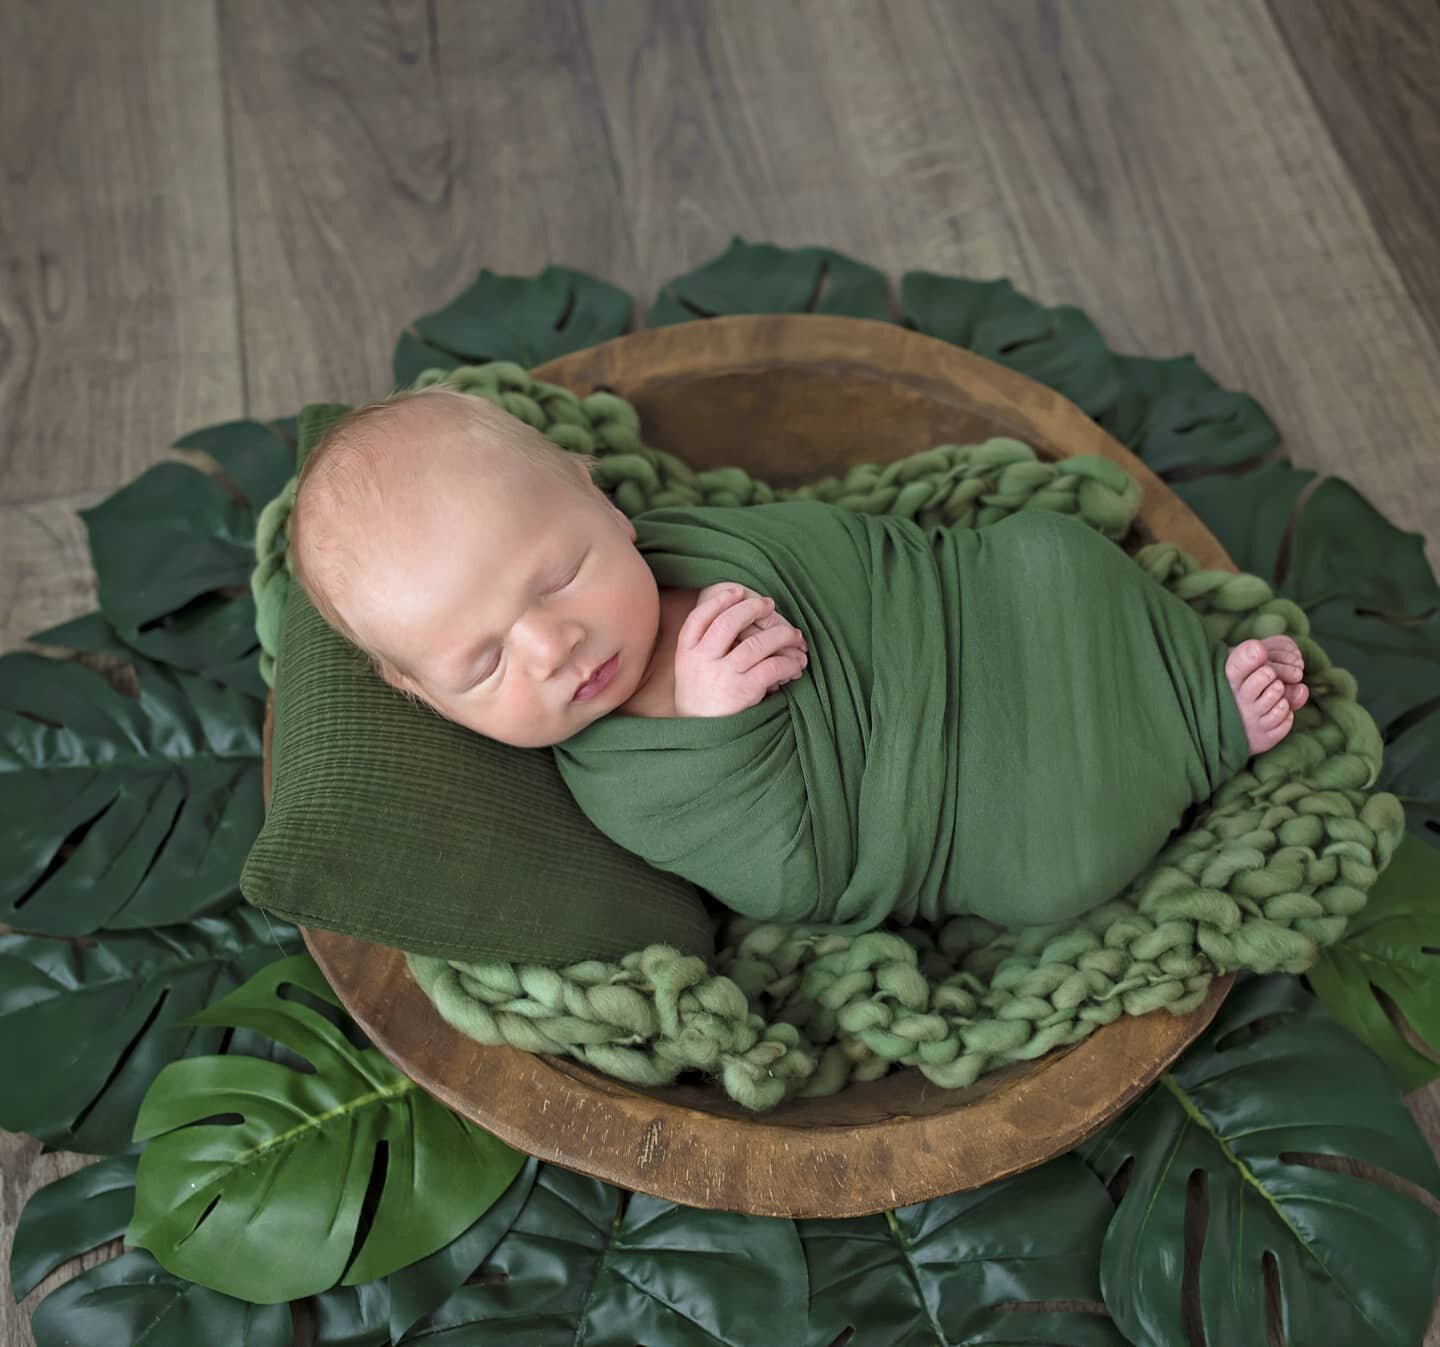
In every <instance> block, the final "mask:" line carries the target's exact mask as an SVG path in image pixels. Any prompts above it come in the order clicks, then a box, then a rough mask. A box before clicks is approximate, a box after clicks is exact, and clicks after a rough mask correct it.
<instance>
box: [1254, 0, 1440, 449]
mask: <svg viewBox="0 0 1440 1347" xmlns="http://www.w3.org/2000/svg"><path fill="white" fill-rule="evenodd" d="M1268 2H1269V7H1270V13H1271V15H1272V16H1273V18H1274V20H1275V25H1276V27H1277V28H1278V29H1279V30H1280V33H1281V34H1282V36H1283V37H1284V39H1285V45H1286V48H1287V50H1288V52H1289V55H1290V59H1291V60H1292V61H1293V62H1294V63H1295V67H1296V69H1297V70H1298V71H1299V73H1300V76H1301V78H1302V79H1303V80H1304V81H1305V87H1306V88H1307V89H1308V90H1309V92H1310V97H1311V98H1312V99H1313V100H1314V103H1315V107H1316V109H1317V111H1318V112H1319V114H1320V118H1321V120H1322V121H1323V122H1324V124H1325V128H1326V130H1327V131H1328V132H1329V133H1330V136H1331V138H1332V139H1333V140H1334V142H1335V147H1336V149H1337V150H1338V151H1339V152H1340V156H1341V158H1342V159H1343V160H1344V161H1345V167H1346V168H1347V169H1348V170H1349V172H1350V177H1351V180H1352V181H1353V182H1354V184H1355V187H1356V190H1357V191H1358V192H1359V193H1360V196H1361V199H1362V200H1363V201H1364V202H1365V205H1366V207H1367V209H1368V210H1369V213H1370V219H1371V221H1372V222H1373V224H1374V227H1375V232H1376V234H1377V235H1378V236H1379V237H1380V239H1381V240H1382V242H1383V243H1384V244H1385V248H1386V250H1387V251H1388V252H1389V254H1390V257H1391V259H1392V261H1393V262H1394V263H1395V267H1396V269H1397V270H1398V271H1399V273H1400V275H1401V277H1402V278H1403V279H1404V281H1405V286H1406V289H1407V291H1408V293H1409V295H1410V298H1411V300H1412V301H1413V302H1414V304H1415V307H1416V309H1417V310H1418V311H1419V313H1420V315H1421V317H1423V318H1424V319H1425V321H1426V322H1427V323H1428V324H1429V326H1430V331H1431V333H1432V334H1435V335H1437V336H1440V249H1437V248H1436V246H1435V222H1436V221H1437V220H1440V179H1437V177H1436V174H1435V164H1436V163H1437V162H1440V79H1437V78H1436V73H1435V72H1436V67H1437V64H1440V5H1437V4H1435V3H1434V0H1386V3H1385V4H1383V5H1382V4H1349V3H1340V4H1336V3H1334V2H1333V0H1324V3H1316V0H1268ZM1429 449H1430V457H1429V462H1430V464H1431V465H1432V467H1440V447H1437V445H1436V441H1435V438H1434V437H1433V436H1432V437H1431V439H1430V444H1429Z"/></svg>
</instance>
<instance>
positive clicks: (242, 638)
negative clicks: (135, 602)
mask: <svg viewBox="0 0 1440 1347" xmlns="http://www.w3.org/2000/svg"><path fill="white" fill-rule="evenodd" d="M27 639H29V640H31V641H34V642H35V643H36V644H37V645H54V646H60V647H62V648H64V649H66V650H97V651H104V652H105V653H107V654H112V655H120V656H123V657H124V658H125V659H133V657H134V656H135V655H136V654H137V653H138V654H142V655H145V656H147V657H148V658H151V659H155V660H159V661H161V662H163V663H165V664H171V665H174V666H175V667H176V668H177V669H184V670H186V671H187V672H189V673H198V674H203V675H204V676H205V677H206V678H209V679H213V680H214V681H215V682H217V683H219V684H221V685H222V686H223V687H227V688H234V689H235V690H236V691H237V692H243V693H244V694H245V695H246V696H247V697H254V698H255V699H256V700H257V701H262V702H263V701H264V700H265V698H266V697H267V696H268V695H269V692H270V689H269V688H268V687H267V686H266V685H265V680H264V679H263V678H261V677H260V668H259V649H260V647H259V643H258V642H257V640H256V639H255V601H254V600H253V599H252V598H251V597H250V596H249V595H248V594H246V595H244V596H242V597H239V598H233V599H225V598H218V597H217V596H215V595H213V594H202V595H201V596H200V597H199V598H198V599H195V600H193V601H192V602H191V603H188V604H186V605H185V606H184V607H183V608H179V609H177V610H176V611H175V612H174V613H171V614H170V615H169V616H168V617H167V618H166V619H165V621H164V623H163V624H162V625H161V626H159V627H154V628H152V629H150V630H149V631H145V632H141V633H140V634H139V635H137V636H136V637H135V639H134V641H133V643H132V642H127V641H125V640H124V639H123V638H122V637H121V635H120V633H119V632H118V631H116V630H115V627H114V624H113V623H111V622H110V621H109V620H108V619H107V618H106V617H105V615H104V614H103V613H99V612H94V613H86V614H84V615H83V616H81V617H77V618H73V619H71V620H70V621H69V622H62V623H61V624H60V625H59V626H57V627H47V628H46V629H45V630H44V631H37V632H36V633H35V634H34V635H33V636H30V637H28V638H27ZM235 651H239V652H240V653H239V654H238V655H237V654H235V653H234V652H235Z"/></svg>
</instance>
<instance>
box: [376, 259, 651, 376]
mask: <svg viewBox="0 0 1440 1347" xmlns="http://www.w3.org/2000/svg"><path fill="white" fill-rule="evenodd" d="M629 316H630V296H629V295H627V294H626V293H625V292H624V291H623V290H618V289H616V288H615V286H613V285H607V284H606V283H605V282H604V281H597V280H596V279H595V278H594V277H593V276H587V275H586V274H585V273H584V272H583V271H574V270H572V269H571V268H569V267H546V268H545V270H544V271H542V272H541V273H540V275H538V276H502V275H499V274H497V273H496V272H493V271H489V270H484V271H482V272H481V273H480V276H479V278H478V279H477V280H476V281H475V282H474V283H473V284H471V285H470V287H469V288H468V289H466V290H465V291H464V292H463V293H462V294H460V295H459V296H458V297H457V298H456V299H454V300H452V301H451V302H450V303H449V304H447V305H446V306H445V307H444V308H443V309H439V310H437V311H436V312H435V313H430V314H426V315H425V316H424V317H423V318H417V319H416V320H415V330H416V331H417V332H418V333H419V334H420V336H421V337H423V338H424V339H425V341H426V343H427V344H428V345H429V346H430V347H438V348H439V349H440V350H442V351H445V352H448V353H449V354H450V355H452V356H455V357H458V358H459V360H460V361H461V363H464V364H471V365H478V364H483V363H484V362H486V361H490V360H513V361H515V363H516V364H519V365H524V366H525V367H526V368H527V369H529V368H530V367H532V366H534V365H541V364H544V363H545V361H547V360H553V359H554V358H555V357H556V356H561V355H565V354H567V353H568V352H570V351H580V350H584V349H585V348H586V347H587V346H594V345H596V344H598V343H599V342H602V341H606V340H608V339H609V338H611V337H618V336H619V335H620V334H621V333H622V332H623V331H624V330H625V324H626V321H627V320H628V318H629ZM398 358H399V352H397V362H398ZM437 363H443V362H437Z"/></svg>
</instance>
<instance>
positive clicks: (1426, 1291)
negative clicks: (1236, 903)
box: [1078, 975, 1440, 1347]
mask: <svg viewBox="0 0 1440 1347" xmlns="http://www.w3.org/2000/svg"><path fill="white" fill-rule="evenodd" d="M1342 1083H1343V1084H1342ZM1078 1152H1079V1153H1080V1154H1081V1155H1082V1156H1083V1157H1084V1159H1085V1160H1086V1163H1088V1164H1089V1165H1090V1166H1091V1168H1092V1169H1094V1170H1095V1172H1096V1173H1097V1174H1098V1175H1099V1176H1100V1178H1101V1179H1102V1180H1103V1181H1105V1182H1106V1183H1109V1182H1111V1181H1112V1180H1113V1179H1114V1178H1115V1176H1116V1174H1117V1172H1118V1171H1119V1170H1120V1168H1121V1166H1122V1165H1124V1164H1125V1162H1126V1161H1127V1160H1133V1161H1134V1168H1133V1170H1132V1171H1131V1173H1130V1179H1129V1187H1128V1188H1127V1189H1126V1191H1125V1196H1124V1198H1123V1199H1122V1200H1121V1203H1120V1207H1119V1209H1118V1210H1117V1212H1116V1213H1115V1218H1114V1220H1113V1221H1112V1222H1111V1225H1110V1228H1109V1230H1108V1232H1107V1233H1106V1236H1105V1243H1104V1247H1103V1250H1102V1253H1101V1271H1100V1280H1101V1285H1102V1286H1103V1288H1104V1292H1105V1303H1106V1304H1107V1305H1108V1306H1109V1307H1110V1311H1111V1313H1112V1314H1113V1315H1114V1316H1115V1322H1116V1324H1117V1326H1118V1327H1119V1328H1120V1330H1121V1331H1122V1332H1123V1333H1124V1334H1125V1336H1126V1337H1127V1338H1128V1339H1129V1340H1130V1341H1131V1342H1133V1343H1135V1344H1136V1347H1149V1345H1150V1344H1154V1345H1155V1347H1171V1344H1174V1343H1180V1342H1185V1341H1186V1340H1187V1337H1186V1330H1185V1326H1184V1323H1183V1321H1182V1317H1181V1297H1182V1290H1183V1288H1182V1285H1181V1278H1180V1276H1179V1275H1178V1273H1179V1271H1180V1254H1181V1251H1182V1250H1183V1248H1184V1241H1185V1236H1184V1229H1185V1212H1186V1201H1187V1196H1186V1195H1187V1188H1188V1187H1189V1181H1190V1178H1191V1176H1192V1175H1194V1174H1196V1173H1199V1174H1201V1175H1203V1176H1204V1191H1205V1205H1206V1208H1207V1210H1208V1213H1209V1215H1208V1228H1207V1229H1206V1232H1205V1234H1204V1241H1203V1245H1202V1248H1201V1252H1200V1265H1199V1298H1200V1305H1201V1313H1202V1316H1203V1321H1204V1334H1205V1340H1206V1341H1207V1342H1212V1343H1242V1342H1253V1341H1258V1335H1260V1334H1261V1332H1262V1325H1263V1324H1264V1323H1265V1274H1264V1258H1265V1256H1266V1254H1267V1253H1269V1254H1270V1255H1271V1257H1273V1258H1274V1260H1275V1263H1276V1267H1277V1271H1278V1275H1279V1298H1280V1307H1281V1316H1282V1322H1283V1327H1284V1336H1285V1341H1286V1342H1294V1343H1310V1342H1315V1343H1321V1342H1323V1343H1332V1342H1333V1343H1344V1344H1345V1347H1372V1344H1373V1345H1374V1347H1381V1345H1382V1344H1383V1347H1412V1344H1414V1343H1417V1342H1419V1341H1420V1339H1421V1337H1422V1336H1423V1335H1424V1332H1425V1325H1426V1323H1427V1322H1428V1320H1429V1318H1430V1313H1431V1310H1432V1309H1433V1307H1434V1304H1435V1297H1436V1293H1437V1291H1440V1261H1437V1259H1436V1257H1435V1251H1436V1249H1437V1248H1440V1217H1437V1216H1436V1214H1435V1213H1434V1212H1432V1211H1430V1210H1429V1209H1427V1208H1426V1207H1425V1206H1424V1205H1422V1204H1421V1203H1420V1202H1419V1201H1417V1200H1416V1199H1415V1198H1413V1197H1411V1196H1409V1195H1407V1194H1402V1193H1400V1192H1397V1191H1396V1190H1395V1189H1393V1188H1390V1187H1388V1186H1384V1185H1381V1184H1378V1183H1374V1182H1371V1181H1370V1180H1368V1179H1363V1178H1358V1177H1354V1176H1352V1175H1348V1174H1338V1173H1335V1172H1333V1171H1331V1170H1327V1169H1319V1168H1316V1167H1314V1166H1311V1165H1307V1164H1303V1163H1301V1162H1300V1160H1299V1159H1298V1158H1297V1155H1298V1156H1303V1155H1305V1154H1308V1153H1312V1152H1318V1153H1320V1154H1323V1155H1328V1156H1344V1157H1348V1158H1350V1159H1353V1160H1358V1161H1362V1162H1367V1163H1369V1164H1373V1165H1376V1166H1378V1167H1380V1168H1381V1169H1386V1170H1389V1171H1391V1172H1392V1173H1394V1174H1396V1175H1398V1176H1399V1177H1401V1178H1403V1179H1407V1180H1409V1181H1410V1182H1411V1183H1414V1184H1416V1185H1418V1186H1420V1187H1421V1188H1424V1189H1426V1190H1427V1191H1429V1192H1430V1193H1432V1194H1434V1195H1435V1196H1437V1197H1440V1166H1437V1164H1436V1160H1435V1157H1434V1156H1433V1155H1432V1154H1431V1152H1430V1147H1429V1146H1428V1145H1427V1143H1426V1141H1425V1138H1424V1137H1423V1136H1422V1135H1421V1134H1420V1131H1419V1129H1418V1128H1417V1127H1416V1125H1415V1121H1414V1119H1413V1118H1412V1117H1411V1115H1410V1113H1409V1111H1408V1110H1407V1109H1406V1107H1405V1104H1404V1101H1403V1099H1402V1098H1401V1096H1400V1094H1399V1092H1398V1091H1397V1090H1396V1088H1395V1085H1394V1083H1393V1081H1391V1079H1390V1078H1389V1076H1388V1074H1387V1073H1386V1071H1385V1067H1384V1065H1383V1064H1382V1063H1381V1061H1380V1060H1379V1058H1377V1057H1375V1056H1374V1054H1372V1053H1371V1052H1370V1051H1369V1050H1368V1049H1366V1048H1365V1047H1364V1045H1363V1044H1361V1043H1360V1042H1359V1041H1358V1040H1357V1039H1355V1038H1354V1037H1353V1036H1352V1035H1350V1034H1349V1033H1347V1032H1346V1031H1345V1030H1344V1029H1342V1028H1341V1027H1340V1026H1339V1025H1338V1024H1336V1023H1335V1022H1334V1021H1333V1020H1331V1019H1330V1018H1329V1017H1328V1016H1327V1015H1326V1014H1325V1012H1324V1010H1323V1008H1322V1007H1321V1006H1320V1004H1319V1002H1317V1001H1316V1000H1315V999H1314V998H1313V997H1311V996H1310V995H1309V994H1308V993H1306V992H1305V991H1304V990H1303V988H1301V987H1300V985H1299V983H1298V982H1297V981H1296V980H1295V979H1294V978H1291V977H1286V976H1283V975H1275V976H1272V977H1266V978H1252V979H1247V980H1245V981H1243V982H1239V983H1237V984H1236V986H1235V987H1234V989H1233V990H1232V991H1231V992H1230V995H1229V997H1228V999H1227V1000H1226V1002H1225V1004H1224V1005H1223V1006H1222V1007H1221V1008H1220V1012H1219V1014H1218V1015H1217V1016H1216V1018H1215V1020H1214V1022H1213V1023H1212V1024H1211V1026H1210V1028H1209V1029H1208V1030H1207V1031H1206V1032H1205V1034H1204V1035H1203V1036H1202V1037H1201V1038H1200V1039H1199V1040H1198V1041H1197V1042H1196V1043H1195V1044H1194V1045H1193V1046H1192V1047H1191V1048H1190V1049H1189V1050H1188V1051H1187V1052H1186V1053H1185V1055H1184V1056H1183V1057H1182V1058H1181V1059H1180V1060H1179V1061H1178V1062H1177V1063H1176V1064H1175V1066H1173V1067H1172V1068H1171V1070H1170V1071H1168V1072H1167V1073H1165V1074H1164V1075H1163V1076H1162V1077H1161V1078H1160V1081H1159V1082H1158V1083H1157V1084H1156V1085H1155V1086H1154V1087H1152V1089H1151V1090H1150V1091H1149V1092H1148V1093H1147V1094H1146V1095H1145V1096H1144V1097H1143V1098H1142V1099H1141V1101H1140V1103H1139V1104H1137V1105H1136V1106H1134V1107H1133V1108H1131V1109H1130V1110H1129V1111H1128V1112H1127V1113H1126V1114H1125V1115H1124V1116H1123V1117H1122V1118H1121V1120H1120V1121H1119V1123H1117V1124H1115V1125H1113V1126H1111V1127H1110V1128H1108V1129H1107V1130H1106V1131H1105V1132H1103V1133H1101V1134H1100V1135H1099V1136H1097V1137H1094V1138H1091V1139H1090V1141H1088V1142H1086V1143H1084V1145H1082V1146H1081V1147H1079V1148H1078Z"/></svg>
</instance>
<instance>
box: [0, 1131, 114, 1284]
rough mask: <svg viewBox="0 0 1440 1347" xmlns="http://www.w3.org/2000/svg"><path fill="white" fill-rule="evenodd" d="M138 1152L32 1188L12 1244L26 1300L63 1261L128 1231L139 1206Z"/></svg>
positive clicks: (14, 1280) (13, 1278)
mask: <svg viewBox="0 0 1440 1347" xmlns="http://www.w3.org/2000/svg"><path fill="white" fill-rule="evenodd" d="M138 1158H139V1157H137V1156H135V1155H114V1156H111V1157H110V1158H109V1159H106V1160H97V1161H96V1162H95V1163H94V1164H93V1165H86V1167H85V1168H84V1169H78V1170H76V1171H75V1173H73V1174H67V1175H66V1176H65V1177H64V1178H62V1179H56V1180H55V1181H54V1182H53V1183H47V1184H46V1185H45V1186H44V1187H43V1188H37V1189H36V1190H35V1191H34V1192H33V1193H31V1194H30V1198H29V1201H27V1202H26V1203H25V1209H24V1210H23V1211H22V1212H21V1213H20V1220H19V1222H18V1223H17V1225H16V1227H15V1242H14V1244H13V1245H12V1246H11V1248H10V1289H11V1290H12V1291H13V1292H14V1294H15V1299H16V1300H24V1299H25V1297H26V1296H28V1295H29V1294H30V1292H31V1291H33V1290H34V1289H35V1288H36V1287H37V1286H39V1285H40V1283H41V1282H42V1281H44V1280H45V1278H46V1277H48V1276H49V1275H50V1274H51V1273H52V1272H54V1271H55V1269H56V1268H57V1267H59V1266H60V1264H61V1263H64V1262H68V1261H69V1260H70V1259H72V1258H78V1257H79V1256H80V1255H81V1254H82V1253H89V1252H90V1250H91V1249H98V1248H99V1247H100V1246H101V1245H102V1244H104V1243H106V1242H107V1241H109V1240H112V1239H119V1238H120V1236H121V1235H123V1234H124V1233H125V1227H126V1226H127V1225H129V1224H130V1213H131V1211H132V1210H133V1209H134V1207H135V1166H136V1164H137V1162H138Z"/></svg>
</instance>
